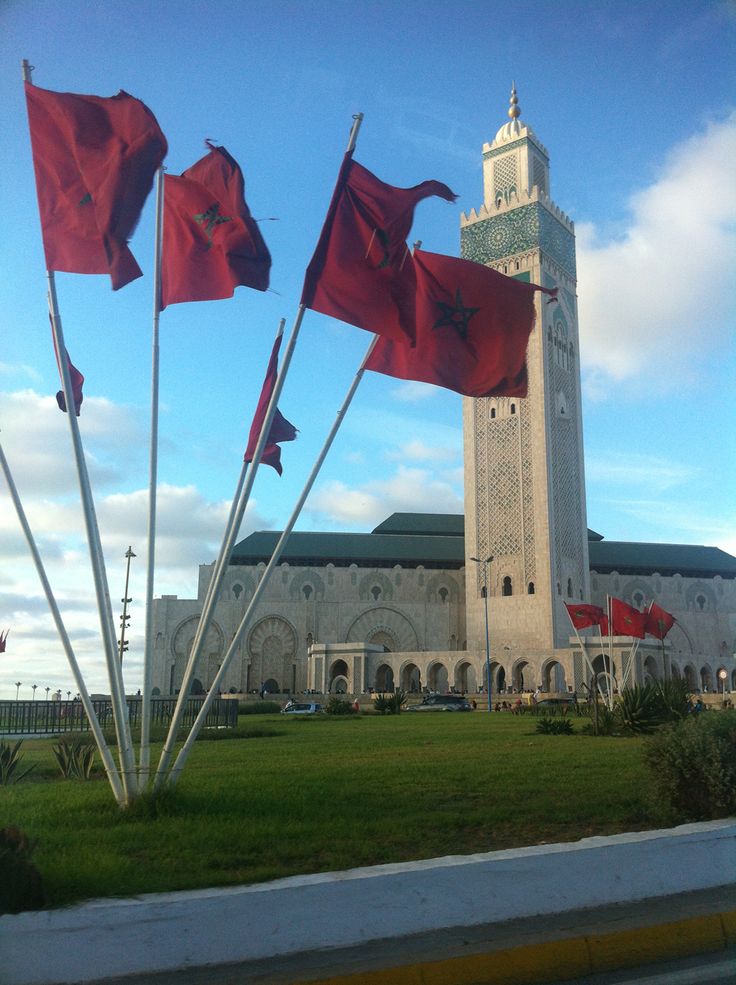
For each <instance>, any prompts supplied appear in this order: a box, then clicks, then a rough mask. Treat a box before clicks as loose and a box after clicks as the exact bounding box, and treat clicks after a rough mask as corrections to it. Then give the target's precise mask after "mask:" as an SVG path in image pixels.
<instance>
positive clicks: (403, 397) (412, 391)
mask: <svg viewBox="0 0 736 985" xmlns="http://www.w3.org/2000/svg"><path fill="white" fill-rule="evenodd" d="M437 389H438V388H437V387H436V386H432V384H431V383H416V382H414V381H412V380H408V381H402V382H401V383H398V384H397V385H396V386H395V387H394V388H393V389H392V391H391V396H392V397H393V398H394V400H398V401H400V402H401V403H405V404H416V403H419V401H421V400H429V398H430V397H432V396H433V395H434V394H435V393H436V391H437Z"/></svg>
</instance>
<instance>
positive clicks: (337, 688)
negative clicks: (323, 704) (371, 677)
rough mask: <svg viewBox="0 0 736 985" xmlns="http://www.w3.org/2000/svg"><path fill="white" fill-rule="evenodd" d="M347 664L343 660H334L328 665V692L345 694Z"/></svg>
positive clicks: (346, 687)
mask: <svg viewBox="0 0 736 985" xmlns="http://www.w3.org/2000/svg"><path fill="white" fill-rule="evenodd" d="M348 687H349V685H348V665H347V664H346V663H345V661H344V660H336V661H335V662H334V663H333V665H332V666H331V667H330V686H329V688H328V690H329V691H330V694H335V693H337V694H345V693H346V692H347V690H348Z"/></svg>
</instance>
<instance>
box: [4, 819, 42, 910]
mask: <svg viewBox="0 0 736 985" xmlns="http://www.w3.org/2000/svg"><path fill="white" fill-rule="evenodd" d="M35 847H36V846H35V844H34V843H33V842H31V841H29V839H28V837H27V836H26V835H25V834H23V832H22V831H20V830H19V829H18V828H15V827H9V828H1V829H0V914H1V913H21V912H22V911H23V910H39V909H41V907H42V906H43V905H44V903H45V899H44V893H43V885H42V883H41V875H40V873H39V871H38V869H37V868H36V866H35V865H34V864H33V862H32V861H31V855H32V854H33V850H34V848H35Z"/></svg>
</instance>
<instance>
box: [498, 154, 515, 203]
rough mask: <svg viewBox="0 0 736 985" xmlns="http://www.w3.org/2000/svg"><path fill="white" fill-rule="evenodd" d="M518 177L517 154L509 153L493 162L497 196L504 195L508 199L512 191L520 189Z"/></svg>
mask: <svg viewBox="0 0 736 985" xmlns="http://www.w3.org/2000/svg"><path fill="white" fill-rule="evenodd" d="M518 187H519V185H518V180H517V177H516V155H515V154H508V155H506V156H505V157H499V158H498V159H497V160H495V161H494V162H493V189H494V194H495V195H496V196H498V195H502V196H503V197H504V199H505V200H506V201H508V199H509V194H510V192H511V191H512V190H513V191H516V190H517V189H518Z"/></svg>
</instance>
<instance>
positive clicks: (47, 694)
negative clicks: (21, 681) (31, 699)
mask: <svg viewBox="0 0 736 985" xmlns="http://www.w3.org/2000/svg"><path fill="white" fill-rule="evenodd" d="M50 690H51V688H50V687H47V688H46V700H47V701H48V700H49V691H50Z"/></svg>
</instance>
